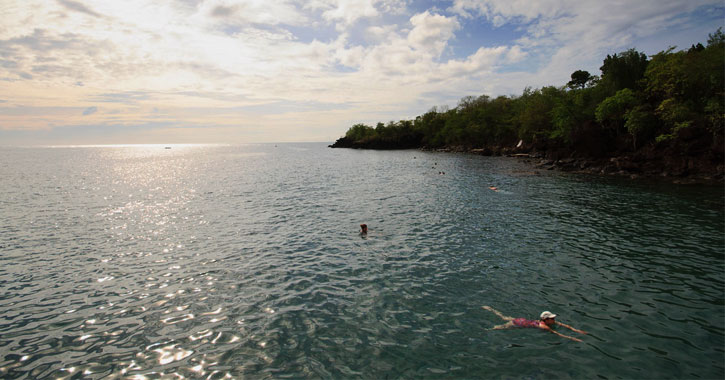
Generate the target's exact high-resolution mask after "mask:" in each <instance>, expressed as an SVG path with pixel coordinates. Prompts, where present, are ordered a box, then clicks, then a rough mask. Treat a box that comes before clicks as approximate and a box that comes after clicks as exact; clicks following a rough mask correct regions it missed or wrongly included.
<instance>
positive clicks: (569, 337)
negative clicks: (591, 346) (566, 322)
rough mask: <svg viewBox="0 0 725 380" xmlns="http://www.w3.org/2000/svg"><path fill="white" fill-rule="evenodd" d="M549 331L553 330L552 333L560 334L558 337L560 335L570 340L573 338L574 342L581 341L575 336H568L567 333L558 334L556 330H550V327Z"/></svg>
mask: <svg viewBox="0 0 725 380" xmlns="http://www.w3.org/2000/svg"><path fill="white" fill-rule="evenodd" d="M549 331H551V332H553V333H554V334H556V335H558V336H560V337H562V338H566V339H571V340H573V341H575V342H581V341H582V340H581V339H577V338H574V337H572V336H568V335H564V334H560V333H558V332H556V331H554V330H552V329H549Z"/></svg>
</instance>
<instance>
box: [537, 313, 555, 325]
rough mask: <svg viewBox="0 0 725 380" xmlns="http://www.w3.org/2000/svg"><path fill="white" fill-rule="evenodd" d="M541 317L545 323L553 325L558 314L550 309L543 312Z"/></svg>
mask: <svg viewBox="0 0 725 380" xmlns="http://www.w3.org/2000/svg"><path fill="white" fill-rule="evenodd" d="M539 318H541V320H542V321H543V322H544V323H546V324H547V325H553V324H554V318H556V314H554V313H552V312H550V311H545V312H543V313H541V315H540V316H539Z"/></svg>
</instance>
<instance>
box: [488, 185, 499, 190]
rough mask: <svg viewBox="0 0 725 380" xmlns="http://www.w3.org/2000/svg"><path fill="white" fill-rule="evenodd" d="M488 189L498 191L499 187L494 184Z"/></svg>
mask: <svg viewBox="0 0 725 380" xmlns="http://www.w3.org/2000/svg"><path fill="white" fill-rule="evenodd" d="M488 189H489V190H493V191H498V187H496V186H493V185H492V186H489V187H488Z"/></svg>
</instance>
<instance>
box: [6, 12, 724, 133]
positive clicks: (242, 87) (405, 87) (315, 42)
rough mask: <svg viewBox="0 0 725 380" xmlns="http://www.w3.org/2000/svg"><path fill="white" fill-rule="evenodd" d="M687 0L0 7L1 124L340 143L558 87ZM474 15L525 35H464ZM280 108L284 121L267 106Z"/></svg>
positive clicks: (673, 19)
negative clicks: (344, 136) (377, 126)
mask: <svg viewBox="0 0 725 380" xmlns="http://www.w3.org/2000/svg"><path fill="white" fill-rule="evenodd" d="M703 3H704V2H703V1H700V2H699V3H697V4H703ZM690 4H691V3H689V2H681V1H672V0H663V1H654V0H642V1H641V2H624V1H612V2H606V3H605V2H601V3H600V2H595V1H579V2H576V1H564V0H547V1H546V2H545V3H540V2H533V3H531V2H528V1H527V2H524V1H521V0H514V1H503V0H492V1H469V0H455V1H454V3H453V6H452V7H451V8H450V9H448V10H441V9H433V8H431V9H428V10H422V11H420V12H418V13H415V14H412V13H409V10H408V9H407V8H406V1H405V0H315V1H311V2H309V1H302V0H282V1H269V0H264V1H262V0H249V1H231V0H205V1H198V0H167V1H150V0H125V1H123V2H117V1H105V0H55V1H45V0H27V1H6V2H0V25H2V27H0V93H1V94H3V99H5V100H6V103H3V105H8V106H9V105H13V106H15V105H22V106H24V108H17V109H14V110H15V111H13V112H14V113H13V115H3V114H2V112H0V129H43V128H45V129H47V128H50V127H52V126H53V125H58V123H62V122H66V124H68V125H83V123H90V122H91V121H92V122H93V123H95V125H104V123H105V124H108V125H111V124H112V125H117V126H125V125H134V123H136V124H143V123H151V122H157V121H159V120H160V119H159V118H163V121H164V122H166V123H169V124H170V125H171V124H174V123H177V124H187V125H197V126H200V127H199V128H200V129H199V130H201V128H202V127H201V126H203V125H213V126H216V127H219V128H222V129H223V130H225V131H228V130H230V129H233V128H234V127H235V126H238V127H239V128H253V127H254V128H269V129H268V131H284V132H280V133H282V135H283V136H284V137H285V138H288V137H289V136H293V135H294V136H301V137H302V138H301V139H304V136H305V129H304V128H298V129H297V130H295V129H294V128H295V127H296V126H301V127H304V125H317V126H320V128H327V130H329V131H331V132H330V134H331V136H330V138H334V137H336V136H337V135H339V134H341V133H344V130H345V129H346V128H347V126H348V125H349V124H348V122H355V121H363V122H372V121H377V120H389V119H391V118H392V119H400V118H404V117H413V116H415V115H416V114H419V113H421V112H424V111H425V110H426V109H428V108H430V106H432V105H436V104H438V105H440V104H442V103H446V102H449V101H452V102H453V103H455V101H457V100H458V98H460V96H464V95H480V94H484V93H485V94H489V95H493V96H496V95H500V94H511V93H520V91H521V90H522V89H523V88H524V87H525V86H527V85H529V86H534V87H538V86H541V85H550V84H554V85H561V84H563V83H565V82H566V80H568V76H569V75H570V73H571V72H573V71H574V70H576V69H582V68H583V69H589V70H591V69H590V67H594V68H595V69H596V67H598V65H596V64H598V63H601V59H602V57H603V56H604V55H606V54H607V53H612V52H616V51H618V50H617V49H620V48H628V47H631V44H632V43H634V42H637V41H640V38H641V37H648V36H654V35H660V34H661V35H663V39H664V38H666V37H669V36H672V34H668V33H670V32H669V28H673V27H677V28H680V29H682V30H690V29H692V28H694V27H695V26H690V25H688V24H687V23H688V22H690V20H691V19H690V18H689V16H687V12H690V11H692V10H693V9H695V7H696V6H697V4H695V5H690ZM720 9H721V10H722V8H720ZM721 13H722V11H721ZM683 14H684V15H683ZM391 20H395V21H396V22H395V23H393V22H391ZM483 22H490V23H492V25H493V26H494V27H497V26H499V27H500V26H503V25H504V24H509V25H512V26H514V27H515V28H519V29H518V30H519V31H520V33H522V34H521V35H519V36H518V37H515V38H514V37H511V38H509V39H507V40H505V41H502V42H494V43H488V44H486V45H484V44H483V43H478V44H476V41H475V40H473V39H471V38H465V36H466V35H469V34H470V35H473V36H475V33H476V32H473V31H471V30H466V29H464V28H468V27H470V26H471V25H473V24H478V23H483ZM333 26H334V27H335V28H332V27H333ZM697 27H699V26H697ZM688 28H690V29H688ZM333 29H336V30H337V31H336V32H335V31H334V30H333ZM508 29H512V28H507V30H508ZM713 30H714V28H713V29H712V30H710V32H712V31H713ZM692 42H693V43H694V42H697V41H692ZM466 44H468V45H466ZM665 48H666V46H665ZM461 51H467V52H468V53H466V54H461ZM591 62H594V64H590V63H591ZM510 64H516V65H515V66H509V65H510ZM586 65H589V66H586ZM595 65H596V66H595ZM592 71H594V70H592ZM593 73H595V72H593ZM79 83H82V84H83V85H82V86H80V85H78V84H79ZM280 104H282V105H285V107H286V108H285V111H284V115H281V114H275V113H274V109H275V108H274V107H275V106H277V105H280ZM323 105H324V106H323ZM250 106H254V107H262V108H265V107H266V108H265V109H267V110H268V112H269V113H267V114H259V113H256V114H252V113H250V112H249V107H250ZM94 107H95V108H94ZM245 107H246V108H245ZM51 109H52V110H54V111H53V113H50V112H49V110H51ZM154 109H160V110H163V112H161V113H160V112H153V110H154ZM63 110H66V111H63ZM91 110H96V111H97V112H93V113H92V114H91ZM99 110H102V112H100V111H99ZM84 111H86V112H87V113H88V115H86V116H85V117H83V115H82V114H83V112H84ZM23 112H25V113H26V114H25V115H24V114H23ZM279 112H280V113H282V110H281V108H280V109H279ZM368 118H369V119H368ZM250 120H254V123H253V125H252V124H250V123H251V121H250ZM303 124H304V125H303ZM285 128H286V129H285ZM270 133H272V132H269V133H266V134H264V135H265V136H269V135H270ZM260 135H262V133H260ZM289 138H291V137H289Z"/></svg>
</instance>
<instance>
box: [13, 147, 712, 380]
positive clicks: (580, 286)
mask: <svg viewBox="0 0 725 380" xmlns="http://www.w3.org/2000/svg"><path fill="white" fill-rule="evenodd" d="M440 172H445V174H439V173H440ZM490 185H495V186H496V187H498V188H499V189H500V191H498V192H494V191H491V190H489V189H488V187H489V186H490ZM723 197H724V192H723V188H722V187H702V186H699V187H695V186H677V185H670V184H666V183H656V182H647V181H637V182H631V181H625V180H620V179H614V178H600V177H591V176H582V175H572V174H564V173H556V172H550V171H542V172H538V173H537V172H534V171H533V169H532V168H531V167H530V166H527V165H525V164H524V163H521V162H518V161H516V160H514V159H509V158H495V157H479V156H469V155H463V154H446V153H424V152H420V151H415V150H410V151H390V152H381V151H356V150H348V149H329V148H327V147H326V146H325V145H324V144H278V145H274V144H266V145H244V146H200V145H191V146H182V145H174V146H172V149H165V148H164V146H116V147H110V146H106V147H47V148H2V149H0V377H2V378H63V377H66V378H105V377H109V378H118V377H121V378H125V377H136V378H160V377H162V378H166V377H174V378H176V377H180V376H183V377H186V378H212V379H214V378H335V379H337V378H365V379H383V378H392V379H396V378H415V379H418V378H435V379H437V378H527V379H551V378H603V379H616V378H651V379H654V378H678V379H679V378H713V379H722V378H723V377H724V376H725V368H724V365H725V257H724V255H725V253H724V252H725V211H724V204H723ZM360 223H367V224H368V226H369V228H370V233H369V235H368V236H367V237H366V238H363V237H361V236H360V235H358V230H359V227H358V225H359V224H360ZM483 305H491V306H493V307H494V308H496V309H498V310H500V311H501V312H502V313H504V314H506V315H510V316H513V317H527V318H536V317H537V316H538V315H539V313H541V311H543V310H550V311H552V312H554V313H556V314H558V315H559V317H558V318H557V319H558V320H559V321H561V322H564V323H567V324H570V325H572V326H574V327H577V328H580V329H583V330H586V331H588V332H589V334H588V335H583V336H582V335H577V334H576V333H573V332H571V331H568V330H566V329H563V328H558V331H559V332H561V333H564V334H567V335H577V336H578V337H580V338H581V339H583V342H582V343H577V342H573V341H569V340H567V339H563V338H560V337H557V336H556V335H554V334H550V333H546V332H543V331H539V330H532V329H519V330H503V331H489V330H487V329H488V328H490V327H493V326H494V325H496V324H500V323H502V320H501V319H499V318H498V317H497V316H496V315H494V314H493V313H490V312H488V311H486V310H483V309H482V308H481V306H483Z"/></svg>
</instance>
